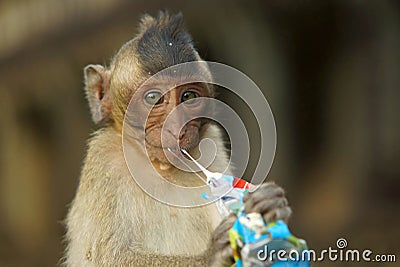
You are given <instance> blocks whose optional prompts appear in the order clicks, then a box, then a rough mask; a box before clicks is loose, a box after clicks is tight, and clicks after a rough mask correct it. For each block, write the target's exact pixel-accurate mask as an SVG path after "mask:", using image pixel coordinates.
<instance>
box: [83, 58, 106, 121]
mask: <svg viewBox="0 0 400 267" xmlns="http://www.w3.org/2000/svg"><path fill="white" fill-rule="evenodd" d="M84 74H85V91H86V97H87V99H88V102H89V107H90V112H91V113H92V119H93V121H94V123H96V124H97V123H100V122H105V121H107V120H109V119H110V118H111V96H110V90H109V80H110V79H109V72H108V71H107V70H106V69H105V68H104V67H103V66H101V65H88V66H86V67H85V69H84Z"/></svg>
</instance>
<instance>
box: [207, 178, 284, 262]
mask: <svg viewBox="0 0 400 267" xmlns="http://www.w3.org/2000/svg"><path fill="white" fill-rule="evenodd" d="M243 200H244V204H245V206H244V210H245V212H246V214H248V213H251V212H257V213H260V214H261V215H262V216H263V218H264V220H265V221H266V222H270V221H275V220H284V221H285V222H287V221H288V219H289V217H290V215H291V213H292V210H291V209H290V207H289V206H288V201H287V199H286V197H285V191H284V190H283V189H282V188H281V187H280V186H278V185H276V184H275V183H273V182H269V183H265V184H262V185H261V186H260V188H258V189H257V190H256V191H254V192H252V193H248V194H246V195H245V196H244V198H243ZM235 220H236V216H235V215H234V214H231V215H229V216H228V217H226V218H224V219H223V220H222V222H221V223H220V225H219V226H218V227H217V228H216V229H215V230H214V233H213V235H212V237H211V242H212V243H211V248H210V254H209V255H210V259H209V266H231V265H232V264H233V263H234V260H233V255H232V248H231V246H230V243H229V230H230V229H231V228H232V226H233V224H234V222H235Z"/></svg>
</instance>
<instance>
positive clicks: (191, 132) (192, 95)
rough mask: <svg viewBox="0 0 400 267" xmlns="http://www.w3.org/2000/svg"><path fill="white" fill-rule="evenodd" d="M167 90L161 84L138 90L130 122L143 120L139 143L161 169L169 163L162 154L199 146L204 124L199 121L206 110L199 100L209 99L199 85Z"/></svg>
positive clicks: (202, 87)
mask: <svg viewBox="0 0 400 267" xmlns="http://www.w3.org/2000/svg"><path fill="white" fill-rule="evenodd" d="M167 88H171V87H168V85H166V84H162V83H161V82H160V83H158V84H149V85H146V86H145V87H144V88H140V89H139V91H138V92H137V93H136V94H135V96H134V98H135V99H134V100H133V101H134V104H133V105H136V108H135V112H134V113H135V114H132V117H133V118H132V119H133V120H138V119H140V118H141V119H143V120H144V121H142V123H143V126H144V136H143V134H142V135H141V138H140V139H141V140H140V141H141V142H143V141H144V144H145V149H146V152H147V155H148V156H149V158H150V160H151V161H152V162H159V163H163V164H164V165H165V164H168V163H170V162H169V160H168V159H167V157H166V155H165V153H170V152H169V151H172V153H176V154H179V153H180V152H179V148H184V149H191V148H194V147H196V146H197V145H198V144H199V141H200V130H201V127H202V126H203V124H204V122H205V120H204V118H201V117H203V116H204V115H205V112H208V110H207V109H209V107H207V106H208V105H207V104H206V103H205V101H201V99H200V97H210V94H209V90H208V89H207V88H206V86H205V85H203V84H201V83H195V84H185V85H182V86H178V87H175V88H173V89H172V90H169V91H168V89H167ZM131 105H132V104H131ZM178 106H179V107H178ZM177 107H178V108H177ZM146 114H148V116H147V119H146V118H145V117H146ZM170 159H171V158H170Z"/></svg>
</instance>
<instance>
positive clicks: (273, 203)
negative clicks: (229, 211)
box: [244, 197, 288, 214]
mask: <svg viewBox="0 0 400 267" xmlns="http://www.w3.org/2000/svg"><path fill="white" fill-rule="evenodd" d="M251 204H253V206H252V205H251ZM287 205H288V201H287V199H286V198H284V197H279V198H273V199H268V198H267V199H263V200H261V201H259V202H256V203H246V205H245V207H244V211H245V212H246V213H251V212H258V213H261V214H264V213H267V212H269V211H272V210H274V209H279V208H284V207H286V206H287Z"/></svg>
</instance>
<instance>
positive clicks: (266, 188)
mask: <svg viewBox="0 0 400 267" xmlns="http://www.w3.org/2000/svg"><path fill="white" fill-rule="evenodd" d="M284 196H285V191H284V190H283V189H282V187H280V186H278V185H276V184H274V183H267V184H264V185H262V186H261V187H260V188H258V189H257V190H256V191H254V192H252V193H249V194H246V195H245V196H244V198H243V200H244V202H245V204H246V205H247V204H248V205H250V206H254V205H255V203H257V202H260V201H261V200H264V199H273V198H277V197H284Z"/></svg>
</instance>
